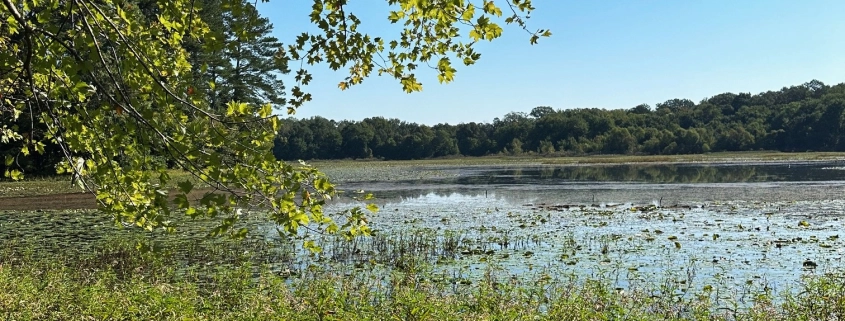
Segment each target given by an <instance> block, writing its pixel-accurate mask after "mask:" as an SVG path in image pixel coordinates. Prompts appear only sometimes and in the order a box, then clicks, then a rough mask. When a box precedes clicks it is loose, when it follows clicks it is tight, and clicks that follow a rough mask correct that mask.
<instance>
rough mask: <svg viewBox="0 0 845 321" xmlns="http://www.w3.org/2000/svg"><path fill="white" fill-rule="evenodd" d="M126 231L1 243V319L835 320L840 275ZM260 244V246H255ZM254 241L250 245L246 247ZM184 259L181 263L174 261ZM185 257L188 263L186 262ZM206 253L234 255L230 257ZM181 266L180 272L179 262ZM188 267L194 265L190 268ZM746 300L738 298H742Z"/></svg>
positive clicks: (841, 309) (843, 306)
mask: <svg viewBox="0 0 845 321" xmlns="http://www.w3.org/2000/svg"><path fill="white" fill-rule="evenodd" d="M130 244H131V242H121V241H112V242H109V243H103V245H101V246H98V247H96V249H94V250H89V251H86V252H85V253H80V252H75V251H73V250H69V251H67V252H65V253H64V254H59V255H55V256H49V257H43V256H38V254H37V253H36V252H33V251H31V250H28V249H27V247H26V246H25V245H20V244H4V245H6V246H5V247H4V248H5V250H3V251H2V252H0V318H2V319H4V320H153V319H154V320H194V319H213V320H270V319H276V320H839V319H841V318H843V317H845V299H843V298H842V296H841V294H842V293H843V287H845V280H843V279H842V278H841V276H836V275H822V276H815V277H807V278H805V279H803V280H802V283H801V284H799V285H798V291H795V293H796V294H793V295H788V296H785V297H781V298H772V297H770V296H769V295H768V294H767V293H766V292H760V293H754V294H753V295H750V296H748V297H747V298H745V299H741V298H738V297H731V295H730V293H731V292H729V291H726V293H727V294H726V293H722V294H719V295H716V296H714V295H712V294H713V292H714V290H713V289H703V290H702V291H701V292H700V293H695V294H692V295H684V296H678V295H675V294H673V293H674V290H675V289H673V288H672V287H671V286H669V285H667V284H666V283H664V282H660V281H655V282H654V283H650V284H642V285H640V286H638V287H635V288H632V289H629V290H627V291H618V290H617V289H614V288H611V287H610V286H609V285H608V283H606V282H605V281H603V279H602V278H601V277H600V276H598V277H597V278H594V279H586V280H585V279H576V278H569V277H567V276H565V275H556V276H548V275H545V276H542V277H539V278H534V277H528V276H525V277H517V276H511V275H498V274H497V272H496V271H495V270H490V272H488V273H487V274H486V275H485V276H484V277H482V278H479V279H478V280H476V281H475V282H461V283H452V282H442V281H437V280H438V278H436V277H434V276H433V275H432V274H430V272H427V270H426V269H424V268H423V269H419V270H414V271H405V272H395V271H394V272H391V273H388V274H377V273H375V272H368V271H374V269H361V270H358V269H356V270H354V271H329V270H324V269H320V268H309V269H306V270H305V271H306V272H304V273H303V274H301V275H298V276H297V277H295V278H291V276H290V275H288V274H285V273H283V272H279V271H271V270H269V269H266V268H263V267H262V266H261V265H260V264H257V263H256V262H258V260H255V256H260V255H263V254H264V253H263V252H262V251H261V250H260V249H257V251H252V252H250V251H248V250H247V248H246V247H247V246H250V245H248V244H249V243H245V244H241V245H238V247H240V248H227V247H220V246H212V247H200V248H196V249H192V250H191V251H189V252H188V253H190V254H189V257H190V259H188V260H187V261H184V260H185V257H177V256H173V255H159V256H150V255H145V254H140V253H139V252H137V251H134V249H132V248H131V245H130ZM253 249H254V248H253ZM248 253H255V254H248ZM177 261H179V262H181V263H182V265H181V266H182V267H183V269H180V270H175V269H173V268H172V267H173V266H174V263H177ZM185 262H189V263H185ZM208 262H227V264H225V265H215V264H208ZM180 271H181V272H180ZM186 271H187V272H186ZM739 300H743V301H739ZM740 306H743V307H740Z"/></svg>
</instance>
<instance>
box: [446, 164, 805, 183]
mask: <svg viewBox="0 0 845 321" xmlns="http://www.w3.org/2000/svg"><path fill="white" fill-rule="evenodd" d="M803 173H806V169H804V170H801V169H795V168H792V169H791V170H790V169H789V168H788V167H787V166H773V165H716V166H713V165H707V166H699V165H687V164H681V165H676V164H665V165H607V166H557V167H556V166H543V167H519V168H507V169H495V170H490V171H482V172H481V173H479V174H476V175H470V176H463V177H459V178H456V179H454V180H449V181H448V182H452V183H457V184H462V185H474V184H522V183H537V184H555V183H559V182H560V181H568V182H641V183H743V182H774V181H787V180H790V179H795V180H805V179H804V178H806V177H804V176H803ZM532 180H533V181H532Z"/></svg>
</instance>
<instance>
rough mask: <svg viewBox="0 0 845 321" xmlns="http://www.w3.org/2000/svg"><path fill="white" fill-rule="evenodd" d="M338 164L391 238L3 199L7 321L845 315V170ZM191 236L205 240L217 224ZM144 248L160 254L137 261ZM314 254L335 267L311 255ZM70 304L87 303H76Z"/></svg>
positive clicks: (0, 273)
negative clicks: (173, 227)
mask: <svg viewBox="0 0 845 321" xmlns="http://www.w3.org/2000/svg"><path fill="white" fill-rule="evenodd" d="M321 166H322V169H323V170H324V171H325V172H326V173H327V174H328V175H329V176H330V177H335V178H337V182H338V184H339V185H338V186H339V187H340V189H341V190H343V192H342V193H341V195H342V196H341V197H340V198H338V199H336V200H334V201H332V202H330V203H329V204H327V205H326V209H325V211H326V212H327V213H330V212H333V211H341V210H343V209H345V208H348V207H350V206H354V205H359V203H360V202H359V201H358V200H356V199H357V198H356V197H355V196H356V195H360V194H363V193H373V195H375V199H374V201H375V203H376V204H378V206H379V207H380V210H379V212H378V213H377V214H375V215H373V216H372V217H371V218H370V223H369V224H370V226H371V228H372V229H373V235H372V236H371V237H363V238H355V239H352V240H344V239H342V238H338V237H336V236H327V235H319V234H314V233H311V234H309V233H302V237H301V239H283V238H280V237H279V236H278V235H279V234H278V233H276V226H273V225H272V224H270V223H267V221H265V220H264V219H262V217H261V215H260V213H256V212H248V213H245V214H244V224H246V225H247V226H248V227H249V228H250V229H251V232H250V235H249V237H248V238H247V239H246V240H243V241H229V240H210V239H205V238H203V237H202V233H199V232H198V233H196V235H185V234H178V235H164V234H156V233H153V234H148V233H143V232H138V231H135V230H134V229H133V228H131V227H130V228H123V227H121V226H115V225H114V222H113V220H112V219H111V218H110V217H103V215H102V214H100V213H98V212H97V211H96V210H93V209H92V208H90V206H91V204H89V203H87V200H85V199H84V197H85V196H84V194H58V193H41V194H42V195H40V196H38V194H39V193H31V194H32V195H35V196H21V195H16V194H14V193H12V192H11V191H13V188H15V187H14V186H19V188H20V189H21V190H20V191H24V192H25V191H26V188H27V187H26V186H24V185H14V184H22V183H3V184H2V185H0V190H3V191H6V192H8V193H6V194H4V195H8V196H7V197H0V244H2V246H0V248H2V249H3V250H2V253H0V281H2V282H0V283H3V285H0V293H6V294H0V314H4V313H5V315H4V316H6V317H7V318H6V319H45V318H46V319H66V318H75V317H77V316H90V317H93V318H97V319H99V318H112V317H114V318H125V319H135V318H139V319H143V318H182V317H185V318H189V319H193V318H200V319H204V318H212V319H262V318H267V317H272V318H282V319H308V320H312V319H313V320H321V319H338V320H340V319H350V318H353V317H354V318H361V319H535V318H539V319H550V320H558V319H633V320H652V319H654V320H660V319H702V320H707V319H713V318H715V319H727V320H733V319H785V320H786V319H818V318H829V319H838V318H842V317H843V314H842V312H843V309H844V308H845V302H843V301H842V298H841V293H843V292H842V290H843V286H845V281H843V280H842V276H843V268H845V262H843V251H845V234H843V232H842V227H843V224H845V216H843V214H845V197H843V192H845V161H841V160H837V159H823V160H776V161H764V160H761V161H754V160H752V161H748V160H741V161H740V160H736V161H722V162H645V163H636V162H625V163H619V164H543V163H539V162H534V163H531V162H515V163H504V162H502V163H498V164H497V163H489V164H460V163H458V162H444V163H425V162H418V163H415V162H395V163H390V164H383V163H380V162H348V163H343V164H337V165H335V166H333V165H332V163H326V164H321ZM59 184H66V182H58V183H54V182H49V181H48V182H41V183H40V185H38V186H39V187H38V188H42V187H43V186H52V185H55V186H59ZM20 186H23V187H20ZM57 190H61V187H58V188H57ZM4 193H5V192H4ZM86 204H88V205H86ZM63 205H64V207H65V208H62V206H63ZM11 208H14V209H11ZM256 211H257V210H256ZM181 223H182V224H191V225H199V226H200V227H199V228H198V229H192V230H195V231H200V232H201V231H202V226H203V224H206V223H209V222H204V221H202V220H188V219H185V220H184V222H181ZM139 239H145V240H148V241H152V242H151V244H156V246H158V247H160V248H159V249H158V250H159V251H157V253H158V254H155V255H153V254H149V253H146V254H145V253H142V252H139V251H136V250H135V249H134V248H133V240H139ZM303 240H305V241H309V242H313V244H315V245H316V246H318V247H319V248H321V249H322V251H320V252H319V253H312V252H309V251H305V250H302V249H301V247H299V246H297V245H298V244H301V242H302V241H303ZM9 282H12V283H14V284H10V283H9ZM47 292H49V293H51V294H50V295H46V296H44V295H43V294H44V293H47ZM111 292H115V293H119V294H117V295H115V296H113V297H112V299H106V298H105V297H108V296H109V295H107V293H111ZM21 298H24V299H21ZM68 298H73V299H74V300H75V301H76V302H78V303H77V304H72V305H62V304H60V302H62V300H66V299H68ZM115 298H117V299H115ZM86 302H87V303H86ZM96 302H101V303H103V304H104V305H106V306H111V307H112V308H113V309H108V308H102V309H99V310H98V308H97V307H96V306H97V303H96ZM104 302H105V303H104ZM33 304H34V305H38V306H42V309H32V308H33V306H32V305H33ZM56 304H58V305H59V306H53V305H56ZM46 307H52V308H53V310H50V309H49V308H46ZM115 310H121V311H120V313H118V314H111V313H115ZM79 318H80V319H82V317H79Z"/></svg>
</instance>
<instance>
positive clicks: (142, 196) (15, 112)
mask: <svg viewBox="0 0 845 321" xmlns="http://www.w3.org/2000/svg"><path fill="white" fill-rule="evenodd" d="M387 2H388V3H389V4H390V5H394V7H393V10H391V11H390V12H389V19H390V21H391V22H393V23H398V24H402V25H403V26H404V27H403V30H402V32H401V33H400V34H399V35H396V39H395V40H391V38H383V37H381V36H371V35H368V34H364V33H362V32H360V31H359V30H358V28H357V27H358V26H359V25H360V24H361V21H360V20H359V19H358V17H357V16H356V15H354V14H353V13H352V12H349V10H348V8H347V7H346V5H345V1H334V0H314V1H313V3H314V5H313V11H312V12H311V14H310V16H311V22H312V23H313V24H314V25H316V26H317V28H318V30H319V31H318V32H315V33H302V34H300V35H299V36H298V37H297V38H296V39H295V41H294V42H293V43H291V44H287V45H281V44H279V43H277V42H275V41H274V39H272V38H269V37H267V33H268V30H269V29H268V28H269V27H268V26H267V23H266V20H262V19H263V18H260V17H259V16H258V15H257V13H256V12H255V10H254V7H252V6H251V5H249V4H248V3H246V2H242V1H240V0H221V1H211V0H209V1H198V2H197V1H187V0H176V1H163V0H159V1H137V2H135V1H125V0H104V1H90V0H68V1H59V0H28V1H17V2H15V1H12V0H3V2H2V5H0V21H3V24H2V25H0V47H2V48H4V50H3V51H2V52H0V114H2V118H3V120H4V121H3V123H2V124H0V144H2V147H0V150H2V151H3V156H4V163H3V164H4V167H3V172H4V174H5V177H6V178H10V179H12V180H20V179H22V178H23V172H22V171H21V170H27V169H28V167H27V166H23V165H22V164H27V162H26V159H28V158H30V157H33V158H37V157H40V156H36V155H35V154H41V155H48V156H49V157H50V158H49V159H47V160H45V161H43V162H42V163H41V165H36V166H45V165H44V164H51V163H52V162H53V161H54V160H55V159H57V158H59V157H60V158H61V159H62V161H61V163H60V164H58V166H57V168H56V171H57V172H58V173H59V174H62V173H72V174H73V176H74V178H75V181H76V182H79V183H80V185H82V186H83V188H85V189H86V190H87V191H89V192H90V193H93V194H95V195H96V198H97V202H98V204H99V206H100V208H101V209H102V210H103V211H105V212H106V213H109V214H111V215H113V216H114V218H115V219H116V220H117V221H120V222H123V223H126V224H131V225H135V226H137V227H140V228H143V229H146V230H149V231H152V230H155V229H163V230H166V231H173V230H175V229H176V228H177V226H176V225H175V224H174V223H173V221H172V220H171V217H172V216H173V215H176V214H186V215H188V216H191V217H198V216H205V217H213V218H218V219H220V222H221V223H220V225H219V226H218V227H217V228H215V229H213V230H211V231H210V233H209V234H210V235H229V236H232V237H243V236H244V234H245V233H246V230H245V229H243V228H237V227H238V225H237V223H238V221H239V218H240V217H239V215H238V213H239V211H240V210H241V209H244V208H246V209H250V208H265V209H268V211H267V213H268V216H269V218H270V219H271V220H272V221H274V222H275V223H277V224H279V225H280V226H281V227H282V229H281V230H280V233H281V234H287V235H296V234H297V233H298V232H300V227H306V228H308V229H312V230H317V231H320V232H326V233H339V232H343V233H344V235H346V236H347V237H352V236H356V235H360V234H368V233H369V228H368V227H367V218H366V213H365V211H364V210H363V209H361V208H357V207H356V208H352V209H350V210H348V211H345V212H344V213H340V214H341V216H342V219H338V220H335V219H334V217H332V216H331V215H329V214H327V213H323V210H322V205H323V204H324V202H325V201H326V200H328V199H330V198H331V197H332V196H334V195H335V192H336V191H335V187H334V185H332V184H331V183H330V182H329V180H328V178H327V177H325V175H323V174H322V173H320V172H319V171H317V170H316V169H315V168H313V167H311V166H308V165H306V164H298V165H297V164H288V163H285V162H279V161H277V160H276V159H275V157H274V156H273V154H272V153H270V150H271V149H272V148H273V142H274V137H275V135H276V133H277V132H278V131H279V130H280V129H281V128H282V123H281V122H280V121H279V120H278V119H277V117H276V116H274V115H273V112H274V106H276V107H280V106H284V107H283V108H285V109H286V110H287V112H288V113H293V112H294V111H295V109H296V108H297V107H299V106H301V105H302V104H303V103H305V102H306V101H308V100H310V99H311V95H310V94H308V93H306V92H305V89H304V87H303V86H305V85H307V84H308V83H310V82H311V81H312V80H313V79H312V78H313V77H312V75H311V74H310V73H309V72H308V70H307V69H305V68H301V69H297V70H295V71H294V73H295V79H296V81H297V84H296V85H294V86H292V88H291V89H290V91H289V92H279V90H280V89H281V86H280V84H278V82H276V81H269V83H271V84H272V85H271V86H270V87H263V84H265V83H268V82H264V81H262V82H251V81H249V80H248V79H247V78H249V77H253V76H257V77H260V76H261V75H262V74H263V73H265V71H267V70H269V69H273V70H277V71H282V72H284V71H288V66H289V65H292V64H294V63H295V64H296V65H301V66H310V65H314V64H318V63H325V64H328V65H329V67H331V68H332V69H335V70H337V69H340V68H348V71H349V76H348V77H347V78H346V79H345V80H344V81H343V82H341V83H340V84H339V87H340V88H341V89H345V88H348V87H349V86H352V85H355V84H359V83H361V82H362V81H363V80H364V78H366V77H368V76H370V75H371V74H372V73H373V72H374V71H376V72H377V73H378V74H384V75H387V76H391V77H394V78H396V79H398V80H399V82H400V83H401V84H402V86H403V89H404V90H405V91H408V92H412V91H419V90H421V89H422V85H421V83H420V81H419V80H418V79H417V78H416V77H415V75H414V70H415V69H416V68H417V65H418V64H435V65H436V69H437V70H438V79H439V81H440V82H449V81H451V80H452V79H453V77H454V74H455V68H454V67H453V66H452V62H451V61H452V59H458V60H460V62H461V63H463V64H464V65H471V64H473V63H474V62H475V61H477V60H478V59H479V58H480V54H479V53H478V52H476V51H475V50H474V48H473V45H474V44H475V43H477V42H479V41H483V40H493V39H495V38H498V37H499V36H500V35H501V33H502V28H501V27H500V24H501V23H507V24H511V23H513V24H517V25H518V26H519V27H521V28H522V29H525V28H526V26H525V19H527V17H528V15H529V14H530V12H531V11H532V10H533V9H534V7H533V6H532V4H531V2H530V1H528V0H510V1H506V2H505V3H506V6H507V8H509V9H510V10H509V11H511V12H513V15H510V16H505V17H503V10H502V8H500V7H499V6H497V5H495V4H494V3H493V2H492V1H486V0H485V1H482V2H481V3H480V4H479V3H473V2H469V1H464V0H460V1H432V2H429V1H411V0H387ZM203 10H213V11H208V13H206V11H203ZM218 13H219V15H218ZM213 17H218V18H219V17H222V21H220V20H215V19H211V18H213ZM203 19H206V20H208V21H206V20H203ZM209 23H212V24H209ZM525 30H527V29H525ZM529 35H530V41H531V43H535V42H536V41H537V39H538V38H539V37H540V36H549V35H550V33H549V32H548V31H547V30H539V31H537V32H529ZM215 52H224V53H225V54H226V55H228V56H227V57H230V59H234V60H229V61H226V60H220V59H217V60H210V59H209V53H211V55H212V56H213V53H215ZM233 52H238V54H237V55H236V54H234V53H233ZM271 53H272V55H273V58H274V61H273V62H272V64H268V61H267V59H266V58H268V57H269V55H270V54H271ZM253 57H262V59H257V60H256V59H253ZM377 57H385V58H384V59H382V60H379V59H377ZM233 61H234V64H235V66H234V67H232V66H229V65H227V64H229V63H232V62H233ZM239 63H244V64H242V65H239ZM209 66H210V67H211V71H208V69H203V68H208V67H209ZM252 67H255V68H257V69H250V68H252ZM239 68H242V69H239ZM243 68H245V69H243ZM218 71H219V72H221V74H219V75H217V77H228V79H227V82H225V83H223V84H221V85H225V86H230V87H229V88H221V89H219V90H218V89H215V88H214V86H213V85H208V86H204V85H202V86H198V85H197V83H202V82H203V81H208V80H209V78H215V76H213V74H214V73H215V72H218ZM204 73H205V74H204ZM208 73H211V74H212V76H209V74H208ZM223 73H226V74H227V75H224V74H223ZM239 77H240V78H239ZM210 80H211V81H214V79H210ZM261 92H263V94H262V93H261ZM267 93H269V95H268V94H267ZM281 97H288V98H281ZM217 98H219V99H222V100H215V99H217ZM221 107H222V108H221ZM429 134H430V133H428V132H421V133H419V135H418V136H414V137H413V139H411V141H410V142H408V144H414V145H416V146H420V144H427V143H430V142H431V139H429V138H430V137H429ZM443 136H444V135H443V134H441V135H440V138H441V139H439V140H438V141H442V140H443V139H442V138H443ZM48 145H49V147H48ZM347 145H348V146H347V147H348V148H350V149H353V148H354V149H357V150H359V151H360V152H362V154H361V156H371V154H367V146H366V144H364V146H363V149H362V148H361V146H359V145H360V143H358V145H356V143H355V142H350V143H349V144H347ZM450 146H451V143H450V142H448V141H447V142H446V144H445V145H444V147H442V148H438V149H437V150H436V151H435V153H436V154H438V155H439V154H444V153H451V152H454V151H455V149H452V148H451V147H450ZM48 149H49V150H48ZM221 150H225V151H227V153H229V154H231V155H228V156H229V157H223V155H221V153H220V151H221ZM57 155H58V157H57ZM421 156H425V154H423V155H421ZM162 158H163V159H162ZM166 165H170V166H172V167H175V168H177V169H183V170H186V171H188V172H190V173H191V174H192V175H193V176H195V177H196V179H198V180H200V181H201V182H202V184H201V185H200V186H195V185H194V184H193V183H191V180H182V181H178V182H175V185H177V186H178V187H179V188H178V189H176V190H169V189H168V188H166V187H167V186H171V185H173V184H174V182H172V178H171V177H170V175H169V173H168V172H167V171H166ZM203 186H210V187H212V189H211V190H205V191H204V196H203V197H201V198H200V199H199V200H198V201H196V202H195V201H192V200H190V199H189V198H188V194H189V193H191V192H192V191H193V190H195V189H196V188H199V187H203ZM368 208H369V209H375V208H374V207H371V206H370V207H368Z"/></svg>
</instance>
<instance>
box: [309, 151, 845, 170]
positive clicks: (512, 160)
mask: <svg viewBox="0 0 845 321" xmlns="http://www.w3.org/2000/svg"><path fill="white" fill-rule="evenodd" d="M836 159H845V153H841V152H803V153H786V152H778V151H753V152H718V153H706V154H689V155H587V156H548V155H539V154H526V155H519V156H501V155H491V156H483V157H446V158H435V159H421V160H410V161H404V160H388V161H379V160H314V161H311V162H310V163H311V164H313V165H316V166H318V167H320V166H324V167H325V166H369V165H373V163H375V164H380V165H387V166H390V165H409V164H414V165H509V164H555V165H567V164H571V165H575V164H597V165H598V164H624V163H688V162H733V161H736V162H749V161H763V162H765V161H817V160H836Z"/></svg>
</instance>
